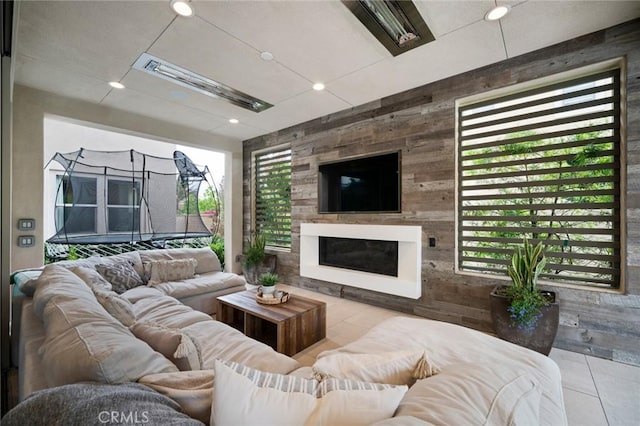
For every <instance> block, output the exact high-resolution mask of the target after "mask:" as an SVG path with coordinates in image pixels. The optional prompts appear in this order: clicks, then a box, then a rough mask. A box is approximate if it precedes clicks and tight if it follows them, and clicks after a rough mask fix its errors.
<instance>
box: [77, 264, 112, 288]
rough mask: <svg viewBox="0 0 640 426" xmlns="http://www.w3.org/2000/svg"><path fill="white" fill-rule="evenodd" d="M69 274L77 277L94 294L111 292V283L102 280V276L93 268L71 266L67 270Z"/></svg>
mask: <svg viewBox="0 0 640 426" xmlns="http://www.w3.org/2000/svg"><path fill="white" fill-rule="evenodd" d="M69 270H70V271H71V272H73V273H74V274H76V275H77V276H79V277H80V278H81V279H82V281H84V283H85V284H86V285H88V286H89V288H91V290H93V291H94V292H96V291H111V290H113V287H112V286H111V283H110V282H109V281H107V280H105V279H104V277H103V276H102V275H100V274H99V273H98V271H96V270H95V269H94V268H93V267H91V268H89V267H86V266H73V267H71V268H69Z"/></svg>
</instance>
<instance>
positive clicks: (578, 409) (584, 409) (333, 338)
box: [280, 284, 640, 426]
mask: <svg viewBox="0 0 640 426" xmlns="http://www.w3.org/2000/svg"><path fill="white" fill-rule="evenodd" d="M280 286H282V284H280ZM283 287H284V290H286V291H289V292H291V293H294V294H299V295H301V296H306V297H310V298H312V299H317V300H323V301H325V302H326V303H327V338H326V339H324V340H322V341H321V342H318V343H316V344H315V345H313V346H311V347H309V348H307V349H305V350H304V351H302V352H300V353H298V354H296V355H295V356H294V358H296V359H297V360H298V361H300V363H301V364H303V365H312V364H313V363H314V361H315V357H316V356H317V355H318V354H319V353H320V352H322V351H325V350H329V349H335V348H337V347H339V346H342V345H344V344H346V343H349V342H351V341H353V340H355V339H357V338H359V337H360V336H362V335H363V334H364V333H366V332H367V331H369V329H371V327H373V326H374V325H376V324H378V323H379V322H381V321H383V320H384V319H386V318H390V317H393V316H411V315H407V314H403V313H401V312H395V311H390V310H388V309H382V308H377V307H374V306H370V305H366V304H362V303H358V302H354V301H350V300H345V299H340V298H338V297H333V296H327V295H324V294H320V293H316V292H312V291H308V290H305V289H300V288H297V287H290V286H283ZM549 356H550V357H551V359H553V360H554V361H555V362H556V363H557V364H558V366H559V367H560V371H561V373H562V385H563V392H564V401H565V406H566V410H567V418H568V420H569V425H570V426H605V425H611V426H627V425H629V426H638V425H640V367H634V366H631V365H626V364H621V363H617V362H613V361H609V360H604V359H601V358H596V357H592V356H588V355H583V354H579V353H575V352H569V351H565V350H562V349H556V348H554V349H552V351H551V354H550V355H549Z"/></svg>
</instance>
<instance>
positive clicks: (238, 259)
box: [236, 254, 240, 263]
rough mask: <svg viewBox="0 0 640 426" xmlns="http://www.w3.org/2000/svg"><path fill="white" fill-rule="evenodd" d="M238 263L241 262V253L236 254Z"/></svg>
mask: <svg viewBox="0 0 640 426" xmlns="http://www.w3.org/2000/svg"><path fill="white" fill-rule="evenodd" d="M236 263H240V255H239V254H236Z"/></svg>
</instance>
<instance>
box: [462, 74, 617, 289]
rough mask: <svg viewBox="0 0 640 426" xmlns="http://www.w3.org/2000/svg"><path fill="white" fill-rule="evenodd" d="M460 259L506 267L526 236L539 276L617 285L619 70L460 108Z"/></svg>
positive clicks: (465, 267) (479, 266) (486, 267)
mask: <svg viewBox="0 0 640 426" xmlns="http://www.w3.org/2000/svg"><path fill="white" fill-rule="evenodd" d="M457 120H458V142H459V143H458V176H457V179H458V204H457V206H458V224H457V225H458V241H457V250H458V253H457V254H458V259H457V261H458V264H457V268H458V270H460V271H472V272H480V273H489V274H492V273H495V274H505V273H506V269H507V263H508V262H509V259H510V257H511V254H512V253H513V251H514V248H515V246H516V245H519V244H522V241H523V238H525V237H526V238H528V239H530V240H532V242H535V243H537V242H538V241H542V242H543V243H544V245H545V254H546V257H547V267H546V269H545V270H544V271H543V274H542V276H541V277H540V278H541V279H543V280H550V281H554V282H562V283H571V284H582V285H586V286H598V287H605V288H616V287H619V285H620V277H621V267H620V265H621V244H620V226H621V225H620V224H621V222H620V194H621V191H620V181H621V179H620V70H619V69H615V70H611V71H607V72H601V73H599V74H595V75H589V76H586V77H582V78H577V79H573V80H570V81H563V82H560V83H556V84H551V85H548V86H546V87H538V88H536V89H533V90H528V91H524V92H520V93H517V94H512V95H509V96H503V97H500V98H494V99H491V100H487V101H483V102H477V103H474V104H469V105H464V106H461V107H459V108H458V114H457Z"/></svg>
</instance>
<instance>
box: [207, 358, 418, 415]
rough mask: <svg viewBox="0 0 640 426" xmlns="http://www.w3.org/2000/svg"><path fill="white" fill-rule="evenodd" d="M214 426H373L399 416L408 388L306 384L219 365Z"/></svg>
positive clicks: (339, 381)
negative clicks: (228, 425)
mask: <svg viewBox="0 0 640 426" xmlns="http://www.w3.org/2000/svg"><path fill="white" fill-rule="evenodd" d="M214 370H215V386H214V389H213V402H212V405H211V424H216V425H226V424H260V425H303V424H326V425H370V424H372V423H375V422H376V421H379V420H383V419H386V418H389V417H391V416H393V413H394V412H395V410H396V407H397V406H398V404H399V403H400V400H401V399H402V397H403V396H404V394H405V393H406V392H407V386H392V385H383V384H374V383H364V382H356V381H352V380H343V379H334V378H329V379H324V380H322V381H318V380H315V379H303V378H300V377H294V376H285V375H281V374H275V373H266V372H262V371H259V370H254V369H253V368H249V367H246V366H244V365H241V364H237V363H234V362H229V361H227V362H222V361H219V360H216V362H215V367H214Z"/></svg>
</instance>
